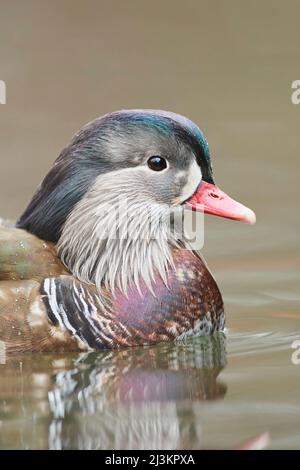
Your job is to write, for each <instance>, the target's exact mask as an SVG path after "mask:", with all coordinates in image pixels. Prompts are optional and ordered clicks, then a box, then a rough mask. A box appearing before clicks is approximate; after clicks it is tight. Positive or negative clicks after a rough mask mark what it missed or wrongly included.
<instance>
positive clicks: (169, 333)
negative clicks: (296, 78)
mask: <svg viewBox="0 0 300 470" xmlns="http://www.w3.org/2000/svg"><path fill="white" fill-rule="evenodd" d="M183 204H186V205H187V206H189V207H191V208H193V209H196V210H203V207H204V212H208V213H211V214H215V215H218V216H223V217H227V218H231V219H236V220H242V221H244V222H248V223H253V222H254V221H255V215H254V213H253V212H252V211H251V210H250V209H247V208H245V207H244V206H242V205H241V204H239V203H237V202H235V201H233V200H232V199H230V198H229V197H228V196H227V195H226V194H225V193H223V192H222V191H221V190H220V189H219V188H218V187H216V186H215V184H214V179H213V174H212V169H211V161H210V155H209V150H208V145H207V142H206V140H205V137H204V136H203V134H202V132H201V131H200V130H199V128H198V127H197V126H196V125H195V124H193V123H192V122H191V121H189V120H188V119H186V118H184V117H182V116H179V115H176V114H173V113H167V112H163V111H149V110H148V111H123V112H117V113H112V114H110V115H107V116H104V117H103V118H100V119H97V120H95V121H93V122H92V123H90V124H88V125H87V126H86V127H84V128H83V130H81V131H80V132H79V133H78V134H77V135H76V136H75V137H74V138H73V140H72V141H71V143H70V145H69V146H68V147H66V148H65V149H64V150H63V151H62V153H61V154H60V156H59V157H58V159H57V160H56V162H55V164H54V166H53V167H52V169H51V170H50V172H49V173H48V175H47V176H46V178H45V179H44V181H43V182H42V184H41V185H40V186H39V188H38V190H37V191H36V193H35V195H34V197H33V199H32V201H31V203H30V204H29V206H28V208H27V209H26V211H25V212H24V214H23V215H22V216H21V218H20V219H19V221H18V223H17V228H14V227H7V226H4V225H2V227H1V228H0V281H1V283H0V340H2V344H4V347H5V348H6V350H7V351H8V352H10V351H13V352H16V351H20V352H25V351H27V352H28V351H75V350H77V351H78V350H90V349H103V348H118V347H121V346H136V345H143V344H151V343H157V342H161V341H169V340H172V339H175V338H182V337H184V336H186V335H194V334H197V335H200V334H204V333H213V332H214V331H216V330H220V329H222V328H223V326H224V311H223V302H222V297H221V294H220V292H219V290H218V287H217V285H216V282H215V280H214V279H213V277H212V275H211V273H210V272H209V270H208V268H207V266H206V264H205V263H204V262H203V261H202V260H201V258H200V257H199V256H198V255H197V254H196V253H195V252H194V251H192V250H190V249H186V248H189V245H188V242H187V241H186V240H179V238H180V236H179V234H178V232H177V231H176V230H175V231H172V230H171V231H170V230H169V229H170V220H172V217H171V214H173V215H174V212H176V211H177V212H178V209H181V208H182V207H183ZM172 227H173V226H172ZM124 230H126V236H122V235H124ZM61 260H62V261H63V263H64V265H63V264H62V262H61ZM65 266H66V267H65Z"/></svg>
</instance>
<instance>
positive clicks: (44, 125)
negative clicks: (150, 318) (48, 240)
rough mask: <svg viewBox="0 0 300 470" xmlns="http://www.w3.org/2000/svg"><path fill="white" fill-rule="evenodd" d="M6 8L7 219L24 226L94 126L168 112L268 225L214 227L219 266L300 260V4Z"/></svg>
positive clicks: (1, 122) (1, 132)
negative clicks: (27, 211)
mask: <svg viewBox="0 0 300 470" xmlns="http://www.w3.org/2000/svg"><path fill="white" fill-rule="evenodd" d="M0 10H1V15H0V79H1V80H5V82H6V86H7V104H6V105H1V106H0V155H1V159H0V194H1V198H0V214H1V216H2V217H4V218H13V219H14V218H17V217H18V215H20V213H21V212H22V210H23V209H24V208H25V206H26V204H27V203H28V201H29V199H30V197H31V195H32V193H33V191H34V190H35V188H36V186H37V185H38V183H39V182H40V180H41V179H42V178H43V176H44V175H45V174H46V172H47V171H48V169H49V167H50V165H51V164H52V162H53V160H54V159H55V158H56V156H57V155H58V153H59V152H60V150H61V149H62V147H63V146H64V145H66V144H67V143H68V141H69V139H70V138H71V136H72V135H73V134H74V133H75V132H76V131H77V130H78V129H79V128H80V127H81V126H82V125H84V124H85V123H86V122H88V121H90V120H92V119H94V118H95V117H97V116H99V115H102V114H104V113H107V112H110V111H113V110H117V109H122V108H161V109H166V110H172V111H175V112H178V113H181V114H184V115H186V116H188V117H190V118H191V119H192V120H194V121H195V122H197V123H198V124H199V125H200V127H201V128H202V129H203V131H204V132H205V134H206V136H207V138H208V141H209V143H210V147H211V152H212V155H213V162H214V169H215V176H216V179H217V182H218V184H219V185H220V186H221V187H222V188H223V189H224V190H225V191H227V192H228V193H229V194H231V195H232V196H233V197H235V198H237V199H239V200H241V201H242V202H244V203H245V204H246V205H249V206H250V207H251V208H253V209H254V210H255V211H256V213H257V216H258V224H257V225H256V226H255V227H246V226H243V225H240V224H237V223H233V222H231V221H226V220H221V219H219V220H218V219H216V218H213V217H207V218H206V242H205V250H204V251H205V252H206V253H207V254H208V256H209V257H210V259H211V262H212V263H213V265H212V267H213V268H215V269H217V268H218V267H219V266H220V268H221V267H224V262H223V261H225V262H226V263H230V266H231V267H232V266H234V265H233V264H232V263H233V261H234V258H236V259H237V260H241V256H246V257H247V260H248V261H249V260H250V261H251V262H252V263H253V256H255V268H258V269H259V268H260V266H259V265H260V264H263V265H265V262H266V261H267V260H268V261H270V259H271V258H273V259H274V256H275V255H276V259H278V256H279V258H280V259H279V263H284V264H285V265H287V264H288V266H289V267H291V265H292V266H294V265H295V263H298V262H299V228H300V223H299V216H298V213H299V210H298V201H299V198H298V178H299V176H298V175H299V168H300V164H299V150H298V149H299V124H300V105H299V106H295V105H293V104H292V102H291V93H292V90H291V83H292V81H293V80H296V79H299V78H300V70H299V59H300V51H299V39H300V33H299V14H300V1H299V0H289V1H288V2H283V1H282V0H263V1H258V0H255V1H251V2H246V1H240V0H227V1H222V0H198V1H196V0H187V1H185V2H183V1H178V0H175V1H174V0H164V1H163V2H161V1H158V0H153V1H151V2H147V1H137V0H130V1H128V2H123V1H121V0H112V1H105V0H87V1H83V0H59V1H58V0H56V1H51V2H50V1H46V0H39V1H38V0H24V1H20V0H18V1H16V0H13V1H8V0H1V1H0ZM262 260H263V261H262ZM273 264H274V262H273ZM273 267H274V266H273ZM248 268H249V266H248ZM276 268H278V269H280V268H279V266H276ZM221 282H223V281H222V280H221Z"/></svg>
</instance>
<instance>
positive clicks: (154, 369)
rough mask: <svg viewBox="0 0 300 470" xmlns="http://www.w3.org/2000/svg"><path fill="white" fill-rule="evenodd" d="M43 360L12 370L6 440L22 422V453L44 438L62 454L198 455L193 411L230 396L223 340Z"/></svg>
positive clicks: (3, 388)
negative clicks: (223, 375)
mask: <svg viewBox="0 0 300 470" xmlns="http://www.w3.org/2000/svg"><path fill="white" fill-rule="evenodd" d="M44 357H45V362H43V359H39V361H36V360H35V359H34V358H33V357H31V356H29V358H28V359H26V358H24V356H23V357H22V369H20V368H19V367H17V366H18V365H19V362H18V361H17V360H15V359H14V360H10V361H9V362H8V363H7V365H6V366H5V368H6V371H7V372H6V379H5V383H4V382H3V381H1V382H0V397H1V399H2V400H4V401H6V407H7V413H2V415H3V416H2V431H3V432H2V433H1V435H3V436H5V435H6V436H7V435H9V433H8V432H7V430H8V429H9V428H10V427H11V425H10V424H9V421H10V419H13V422H15V419H16V416H18V417H19V421H18V436H19V437H18V436H13V435H12V439H13V441H14V445H17V443H18V439H21V440H22V444H21V445H20V446H21V447H22V446H24V445H26V446H27V447H29V448H30V447H31V446H32V442H33V443H34V444H33V445H35V446H36V442H38V441H37V437H36V435H34V436H33V433H36V432H37V433H38V434H39V435H40V436H44V446H48V445H49V447H50V448H57V449H59V448H63V449H64V448H80V449H110V448H113V449H117V448H124V449H141V448H152V449H155V448H157V449H163V448H164V449H168V448H169V449H183V448H197V447H201V440H202V437H201V432H202V431H201V423H200V422H199V418H197V419H196V417H195V415H194V411H193V410H194V406H196V405H197V403H199V402H202V401H207V400H216V399H221V398H223V397H224V395H225V393H226V386H225V385H224V384H222V383H221V382H219V380H218V374H219V373H220V371H221V369H222V368H223V367H224V366H225V362H226V351H225V338H224V336H223V335H222V334H218V335H216V336H212V337H205V338H197V339H190V340H188V341H186V342H185V344H176V343H175V344H173V343H170V344H161V345H157V346H155V347H154V346H152V347H147V348H137V349H136V348H135V349H127V350H121V351H107V352H101V353H98V354H97V355H96V354H95V353H86V354H81V355H80V356H73V358H72V356H66V357H64V356H58V358H55V356H49V355H47V356H44ZM9 371H10V375H9ZM21 416H23V417H24V421H22V420H20V417H21ZM32 416H35V426H34V428H35V429H32V430H31V431H30V430H29V428H28V419H32ZM0 440H1V438H0ZM6 447H8V444H6Z"/></svg>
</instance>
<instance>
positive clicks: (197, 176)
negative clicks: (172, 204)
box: [178, 160, 202, 203]
mask: <svg viewBox="0 0 300 470" xmlns="http://www.w3.org/2000/svg"><path fill="white" fill-rule="evenodd" d="M186 175H187V181H186V183H185V185H184V186H183V187H182V189H181V193H180V196H179V198H178V199H179V201H180V203H182V202H184V201H186V200H187V199H188V198H189V197H191V196H192V195H193V194H194V192H195V191H196V189H197V187H198V186H199V184H200V182H201V179H202V173H201V169H200V167H199V165H198V164H197V162H196V160H193V161H192V163H191V165H190V167H189V169H188V170H187V172H186Z"/></svg>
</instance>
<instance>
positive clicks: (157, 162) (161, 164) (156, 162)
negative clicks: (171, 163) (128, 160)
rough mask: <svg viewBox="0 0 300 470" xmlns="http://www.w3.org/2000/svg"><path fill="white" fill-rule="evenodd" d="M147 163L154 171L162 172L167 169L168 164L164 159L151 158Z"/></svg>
mask: <svg viewBox="0 0 300 470" xmlns="http://www.w3.org/2000/svg"><path fill="white" fill-rule="evenodd" d="M147 163H148V167H149V168H150V169H151V170H153V171H162V170H164V169H165V168H167V162H166V160H165V159H164V158H162V157H157V156H155V157H150V158H149V160H148V162H147Z"/></svg>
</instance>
